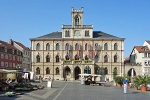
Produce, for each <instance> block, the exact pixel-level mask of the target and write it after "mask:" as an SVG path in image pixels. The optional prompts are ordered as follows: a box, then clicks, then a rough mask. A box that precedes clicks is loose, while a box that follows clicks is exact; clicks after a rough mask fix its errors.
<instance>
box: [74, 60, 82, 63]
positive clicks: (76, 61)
mask: <svg viewBox="0 0 150 100" xmlns="http://www.w3.org/2000/svg"><path fill="white" fill-rule="evenodd" d="M74 62H75V63H78V62H82V60H74Z"/></svg>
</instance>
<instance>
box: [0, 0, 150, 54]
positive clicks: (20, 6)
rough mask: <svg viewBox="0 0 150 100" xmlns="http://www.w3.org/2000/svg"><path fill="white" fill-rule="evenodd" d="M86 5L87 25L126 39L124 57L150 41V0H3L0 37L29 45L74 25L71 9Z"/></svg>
mask: <svg viewBox="0 0 150 100" xmlns="http://www.w3.org/2000/svg"><path fill="white" fill-rule="evenodd" d="M72 7H74V8H81V7H84V24H93V25H94V29H93V30H94V31H103V32H106V33H108V34H111V35H115V36H118V37H121V38H126V39H125V42H124V48H125V52H124V55H125V57H128V56H129V55H130V53H131V51H132V49H133V47H134V46H138V45H139V46H140V45H143V43H144V41H145V40H150V0H144V1H142V0H0V40H3V41H6V42H8V41H9V39H10V38H11V39H13V40H15V41H18V42H21V43H22V44H24V45H25V46H27V47H30V44H31V42H30V38H36V37H39V36H42V35H45V34H48V33H51V32H54V31H61V25H62V24H67V25H68V24H69V25H70V24H71V8H72Z"/></svg>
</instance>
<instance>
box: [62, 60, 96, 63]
mask: <svg viewBox="0 0 150 100" xmlns="http://www.w3.org/2000/svg"><path fill="white" fill-rule="evenodd" d="M62 64H94V60H62Z"/></svg>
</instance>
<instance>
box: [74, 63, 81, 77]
mask: <svg viewBox="0 0 150 100" xmlns="http://www.w3.org/2000/svg"><path fill="white" fill-rule="evenodd" d="M74 72H75V75H74V76H75V80H79V74H81V69H80V68H79V67H78V66H77V67H76V68H75V69H74Z"/></svg>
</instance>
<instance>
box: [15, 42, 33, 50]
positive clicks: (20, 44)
mask: <svg viewBox="0 0 150 100" xmlns="http://www.w3.org/2000/svg"><path fill="white" fill-rule="evenodd" d="M14 42H15V43H16V44H18V45H19V46H20V47H22V48H23V49H24V50H30V49H29V48H27V47H25V46H24V45H23V44H22V43H20V42H16V41H14Z"/></svg>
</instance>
